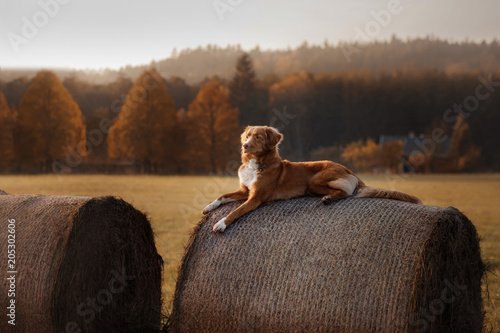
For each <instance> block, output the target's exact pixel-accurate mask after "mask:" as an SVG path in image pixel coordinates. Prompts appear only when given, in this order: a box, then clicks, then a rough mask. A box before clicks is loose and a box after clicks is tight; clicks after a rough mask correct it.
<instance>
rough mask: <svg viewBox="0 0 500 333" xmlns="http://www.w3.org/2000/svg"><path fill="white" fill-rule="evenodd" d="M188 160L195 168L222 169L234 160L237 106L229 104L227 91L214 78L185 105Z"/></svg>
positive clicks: (237, 135) (236, 156)
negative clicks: (186, 106) (186, 109)
mask: <svg viewBox="0 0 500 333" xmlns="http://www.w3.org/2000/svg"><path fill="white" fill-rule="evenodd" d="M187 117H188V120H187V121H188V126H187V128H189V131H188V145H189V158H188V163H189V165H190V167H191V169H194V170H196V171H207V170H208V171H211V172H213V173H215V172H218V171H226V169H227V166H228V162H229V161H231V160H235V159H238V143H239V134H240V131H241V128H240V126H239V124H238V109H237V108H234V107H232V106H231V104H230V102H229V92H228V89H227V88H226V87H223V86H221V85H220V84H219V83H218V82H217V81H211V82H209V83H207V84H206V85H205V86H203V87H202V88H201V89H200V91H199V93H198V95H197V96H196V99H195V100H194V101H193V102H192V103H191V104H190V105H189V109H188V111H187Z"/></svg>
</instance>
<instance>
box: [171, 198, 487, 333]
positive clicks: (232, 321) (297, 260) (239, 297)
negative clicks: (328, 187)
mask: <svg viewBox="0 0 500 333" xmlns="http://www.w3.org/2000/svg"><path fill="white" fill-rule="evenodd" d="M239 204H240V203H231V204H228V205H225V206H222V207H221V208H220V209H218V210H217V211H215V212H213V213H212V214H211V215H209V216H207V217H205V218H204V219H203V220H202V221H201V222H200V223H199V225H198V226H197V227H196V228H195V230H194V232H193V234H192V236H191V239H190V241H189V243H188V245H187V248H186V252H185V255H184V258H183V260H182V263H181V267H180V271H179V276H178V280H177V286H176V294H175V299H174V303H173V313H172V316H171V317H170V324H171V330H172V331H173V332H349V333H353V332H360V333H361V332H362V333H366V332H384V333H387V332H480V331H481V330H482V326H483V308H482V297H481V296H482V295H481V283H482V277H483V274H484V271H485V268H484V265H483V262H482V260H481V255H480V249H479V239H478V236H477V233H476V230H475V228H474V226H473V225H472V223H471V222H470V221H469V220H468V219H467V218H466V217H465V216H464V215H463V214H461V213H460V212H459V211H458V210H456V209H454V208H438V207H430V206H423V205H414V204H409V203H405V202H401V201H395V200H387V199H356V198H349V199H346V200H342V201H339V202H336V203H333V204H331V205H328V206H324V205H322V204H321V203H320V202H319V199H317V198H298V199H293V200H287V201H281V202H275V203H273V204H271V205H268V206H265V207H261V208H259V209H257V210H255V211H253V212H250V213H249V214H247V215H245V216H244V217H242V218H240V219H239V220H238V221H236V222H235V223H234V224H232V225H231V226H230V227H229V228H228V229H227V230H226V231H225V232H224V233H223V234H215V233H213V232H211V230H212V226H213V225H214V224H215V223H216V222H217V221H218V220H219V219H221V218H222V217H224V216H225V215H227V214H228V213H229V212H230V211H231V210H233V209H234V208H235V207H237V206H238V205H239Z"/></svg>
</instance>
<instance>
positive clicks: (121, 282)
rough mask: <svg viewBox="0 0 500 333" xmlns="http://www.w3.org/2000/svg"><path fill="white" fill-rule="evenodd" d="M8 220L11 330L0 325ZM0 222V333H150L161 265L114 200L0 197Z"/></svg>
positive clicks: (128, 210)
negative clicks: (11, 223) (11, 225)
mask: <svg viewBox="0 0 500 333" xmlns="http://www.w3.org/2000/svg"><path fill="white" fill-rule="evenodd" d="M9 219H15V237H16V238H15V240H16V241H15V251H16V262H15V271H16V272H17V273H16V274H15V289H16V291H15V294H16V295H15V304H16V309H15V326H12V325H10V324H8V322H7V321H6V320H5V319H6V318H7V319H8V320H10V318H9V317H6V311H7V310H6V308H7V306H8V302H10V299H11V298H10V297H8V295H7V292H6V291H7V290H8V289H9V285H8V284H9V281H7V280H6V279H5V278H4V276H5V274H7V273H6V272H7V271H9V270H10V269H9V267H6V264H7V260H6V258H7V245H6V244H7V237H8V236H7V234H8V232H7V221H8V220H9ZM0 220H1V221H2V227H1V228H0V244H1V247H0V258H2V259H1V261H0V270H1V274H2V279H1V282H0V290H1V291H2V295H1V297H0V303H1V304H0V308H1V309H2V313H1V316H2V320H1V321H0V332H37V333H38V332H158V330H159V327H160V320H161V318H160V315H161V304H162V303H161V302H162V301H161V274H162V269H163V261H162V259H161V257H160V256H159V255H158V253H157V251H156V247H155V243H154V236H153V232H152V229H151V226H150V223H149V221H148V219H147V218H146V216H145V215H144V214H143V213H141V212H139V211H138V210H136V209H134V208H133V207H132V206H131V205H130V204H128V203H126V202H125V201H123V200H121V199H117V198H114V197H102V198H88V197H69V196H44V195H0ZM80 330H81V331H80Z"/></svg>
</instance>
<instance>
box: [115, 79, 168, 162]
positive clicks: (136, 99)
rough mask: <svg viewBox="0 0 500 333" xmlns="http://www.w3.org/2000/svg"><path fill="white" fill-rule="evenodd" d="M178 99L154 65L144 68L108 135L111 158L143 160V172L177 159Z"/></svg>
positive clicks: (116, 159)
mask: <svg viewBox="0 0 500 333" xmlns="http://www.w3.org/2000/svg"><path fill="white" fill-rule="evenodd" d="M175 127H176V108H175V102H174V100H173V99H172V97H170V95H169V93H168V89H167V86H166V85H165V82H164V81H163V78H162V77H161V76H160V74H158V73H157V71H156V70H155V69H149V70H146V71H144V72H143V73H142V74H141V75H140V76H139V78H138V79H137V80H136V81H135V82H134V84H133V86H132V88H131V89H130V91H129V93H128V94H127V98H126V101H125V104H124V105H123V107H122V109H121V111H120V113H119V115H118V116H117V117H116V119H115V122H114V123H113V125H112V126H111V127H110V129H109V134H108V138H107V144H108V158H109V159H110V160H114V161H132V162H137V163H139V164H140V166H141V169H142V172H158V171H160V167H163V168H164V169H166V170H170V169H169V168H172V166H173V164H174V163H175V161H174V160H175V158H176V156H175V155H176V152H177V151H176V149H175V142H174V139H175Z"/></svg>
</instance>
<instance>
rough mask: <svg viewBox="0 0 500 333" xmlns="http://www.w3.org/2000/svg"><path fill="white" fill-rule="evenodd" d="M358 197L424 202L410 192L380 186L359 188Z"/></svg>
mask: <svg viewBox="0 0 500 333" xmlns="http://www.w3.org/2000/svg"><path fill="white" fill-rule="evenodd" d="M356 197H358V198H385V199H394V200H400V201H407V202H411V203H414V204H419V205H421V204H422V201H421V200H420V199H419V198H417V197H415V196H413V195H410V194H406V193H404V192H400V191H393V190H386V189H383V188H378V187H371V186H362V187H360V188H358V191H357V194H356Z"/></svg>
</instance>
